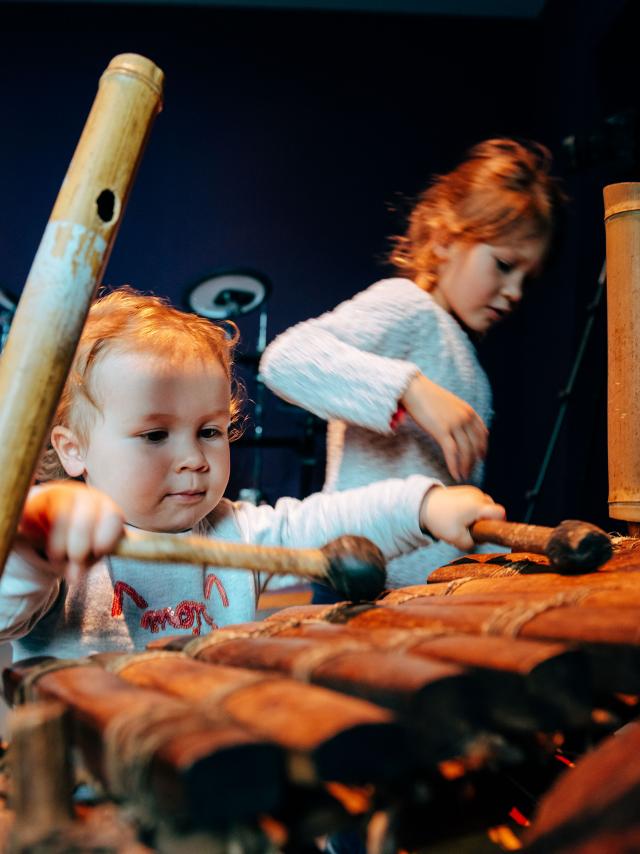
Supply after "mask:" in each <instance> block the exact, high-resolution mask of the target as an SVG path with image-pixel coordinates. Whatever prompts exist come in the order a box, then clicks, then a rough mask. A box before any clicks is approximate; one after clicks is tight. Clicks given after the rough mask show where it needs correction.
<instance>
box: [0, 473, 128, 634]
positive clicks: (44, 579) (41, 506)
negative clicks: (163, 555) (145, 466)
mask: <svg viewBox="0 0 640 854" xmlns="http://www.w3.org/2000/svg"><path fill="white" fill-rule="evenodd" d="M122 531H123V524H122V515H121V514H120V511H119V510H118V508H117V507H116V506H115V505H114V504H113V502H112V501H111V499H109V498H107V497H106V496H105V495H103V494H102V493H100V492H98V491H97V490H95V489H91V488H90V487H87V486H84V484H80V483H76V482H75V481H61V482H60V483H55V482H52V483H50V484H46V485H43V486H36V487H33V488H32V489H31V490H30V492H29V495H28V496H27V500H26V502H25V506H24V509H23V513H22V518H21V520H20V526H19V528H18V536H17V538H16V542H15V544H14V548H13V551H12V553H11V554H10V555H9V558H8V560H7V563H6V566H5V568H4V572H3V574H2V578H0V639H2V640H9V639H16V638H19V637H23V636H24V635H26V634H28V633H29V631H31V629H32V628H33V626H34V625H35V624H36V623H37V622H38V621H39V620H40V619H41V618H42V617H43V616H44V615H45V614H46V613H47V612H48V611H49V610H50V608H51V607H52V606H53V605H54V603H55V601H56V598H57V596H58V594H59V592H60V583H61V578H62V576H63V575H65V574H69V573H70V572H73V571H75V572H77V571H79V570H80V569H82V568H85V567H87V566H88V565H90V564H91V563H93V562H94V561H95V560H96V559H97V558H98V557H99V556H101V555H103V554H105V553H107V552H108V551H110V550H111V548H112V547H113V546H114V545H115V543H116V542H117V541H118V539H119V538H120V536H121V534H122Z"/></svg>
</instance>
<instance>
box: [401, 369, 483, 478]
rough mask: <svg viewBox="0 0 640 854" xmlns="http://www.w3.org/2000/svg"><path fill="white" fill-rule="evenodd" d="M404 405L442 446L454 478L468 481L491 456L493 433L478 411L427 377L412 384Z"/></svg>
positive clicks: (412, 381)
mask: <svg viewBox="0 0 640 854" xmlns="http://www.w3.org/2000/svg"><path fill="white" fill-rule="evenodd" d="M401 403H402V405H403V406H404V408H405V409H406V410H407V412H408V413H409V415H410V416H411V417H412V418H413V420H414V421H415V422H416V424H417V425H418V427H421V428H422V429H423V430H424V431H425V432H426V433H429V434H430V435H431V436H433V438H434V439H435V440H436V442H437V443H438V444H439V445H440V447H441V449H442V453H443V454H444V459H445V462H446V464H447V468H448V469H449V472H450V473H451V477H452V478H453V479H454V480H456V481H458V482H459V481H461V480H466V479H467V478H468V477H469V475H470V474H471V471H472V470H473V467H474V465H475V463H476V461H477V460H478V459H482V458H483V457H484V456H485V454H486V453H487V441H488V437H489V432H488V430H487V428H486V426H485V424H484V422H483V420H482V419H481V418H480V416H479V415H478V413H477V412H476V411H475V409H473V407H471V406H469V404H468V403H466V401H464V400H462V398H460V397H458V396H457V395H455V394H452V393H451V392H450V391H447V389H446V388H443V387H442V386H440V385H438V384H437V383H434V382H432V381H431V380H430V379H427V377H425V376H424V374H417V375H416V376H415V377H414V378H413V379H412V380H411V383H410V384H409V387H408V389H407V391H406V392H405V394H404V397H403V398H402V401H401Z"/></svg>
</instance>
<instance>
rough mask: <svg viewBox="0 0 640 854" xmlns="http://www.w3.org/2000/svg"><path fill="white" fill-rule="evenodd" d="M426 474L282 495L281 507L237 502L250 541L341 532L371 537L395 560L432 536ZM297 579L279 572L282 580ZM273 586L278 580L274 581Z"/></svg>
mask: <svg viewBox="0 0 640 854" xmlns="http://www.w3.org/2000/svg"><path fill="white" fill-rule="evenodd" d="M436 484H439V481H436V480H434V479H433V478H430V477H425V476H424V475H412V476H411V477H408V478H405V479H393V480H382V481H378V482H377V483H371V484H368V485H367V486H361V487H358V488H356V489H347V490H345V491H344V492H333V493H316V494H315V495H310V496H309V497H308V498H305V499H304V500H302V501H300V500H298V499H296V498H281V499H280V500H279V501H278V502H277V503H276V505H275V507H269V506H267V505H262V506H260V507H254V506H253V505H250V504H243V503H239V504H236V505H234V508H235V513H236V521H237V524H238V527H239V528H240V530H241V532H242V538H243V539H244V540H245V541H246V542H251V543H254V544H256V545H264V546H287V547H293V548H319V547H321V546H324V545H326V544H327V543H328V542H330V541H331V540H334V539H336V538H337V537H340V536H343V535H346V534H351V535H354V536H362V537H367V538H368V539H370V540H372V541H373V542H374V543H375V544H376V545H377V546H378V548H379V549H380V550H381V551H382V553H383V555H384V557H385V560H387V561H389V560H392V559H393V558H395V557H398V556H399V555H402V554H406V553H408V552H411V551H413V550H414V549H418V548H422V547H424V546H427V545H429V544H430V543H431V542H432V539H431V538H430V537H429V536H428V535H427V534H425V533H424V532H423V531H422V530H421V529H420V507H421V505H422V500H423V498H424V496H425V494H426V493H427V491H428V490H429V489H431V487H432V486H435V485H436ZM285 578H286V579H287V580H286V583H288V584H291V583H292V579H291V578H290V577H285V576H279V577H278V579H277V581H276V584H281V583H284V582H283V581H282V579H285ZM272 586H273V585H272Z"/></svg>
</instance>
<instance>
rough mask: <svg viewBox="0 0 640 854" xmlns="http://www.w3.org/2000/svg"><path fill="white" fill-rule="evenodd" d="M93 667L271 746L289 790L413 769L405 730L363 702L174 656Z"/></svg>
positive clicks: (107, 656) (125, 658)
mask: <svg viewBox="0 0 640 854" xmlns="http://www.w3.org/2000/svg"><path fill="white" fill-rule="evenodd" d="M231 631H234V629H233V628H232V629H231ZM202 640H204V638H203V639H202ZM190 641H191V643H196V644H197V643H198V640H196V641H193V639H190ZM93 660H95V661H97V662H98V663H99V664H101V665H102V666H104V667H105V668H107V669H108V670H109V671H111V672H112V673H115V674H117V675H118V676H119V677H120V678H121V679H124V680H125V681H126V682H127V683H130V684H132V685H137V686H139V687H142V688H151V689H153V690H155V691H162V692H164V693H165V694H167V695H170V696H172V697H179V698H181V699H182V700H185V701H187V702H188V703H189V704H190V705H191V706H192V707H194V708H197V709H199V710H200V711H201V712H203V713H206V711H207V710H209V712H210V711H211V710H215V711H216V712H217V714H218V715H220V716H222V717H223V718H224V719H228V720H229V721H232V722H233V723H234V724H235V725H237V726H239V727H242V728H245V729H246V730H247V731H248V732H252V733H254V734H255V736H256V737H258V738H261V739H265V740H267V741H272V742H274V743H276V744H278V745H279V746H280V747H281V748H282V750H284V751H286V754H287V774H288V777H289V780H290V781H291V782H293V783H298V784H302V785H310V784H314V783H318V782H322V781H330V780H335V781H340V782H343V783H364V782H368V783H380V782H385V781H386V782H388V781H390V780H393V779H397V778H398V777H400V776H401V775H403V774H404V773H407V772H408V771H409V770H410V769H411V767H412V766H413V765H414V751H413V748H412V746H411V744H410V741H409V735H408V732H407V730H406V729H405V728H404V727H403V726H402V725H401V724H400V723H399V722H398V721H396V720H395V719H394V717H393V715H392V714H390V713H389V712H388V711H386V710H384V709H382V708H379V707H378V706H374V705H373V704H371V703H368V702H366V701H364V700H360V699H356V698H353V697H348V696H345V695H342V694H338V693H336V692H334V691H328V690H326V689H324V688H320V687H317V686H315V685H305V684H299V683H297V682H294V681H293V680H291V679H287V678H284V677H282V676H279V675H277V674H272V673H256V672H255V671H251V670H246V669H240V668H238V667H225V666H218V665H215V664H204V663H203V662H202V661H199V660H197V659H194V658H189V657H188V656H186V655H183V654H181V653H179V652H160V653H158V652H148V653H138V654H135V655H119V654H117V653H102V654H100V655H97V656H94V657H93ZM381 757H384V761H383V760H382V759H381Z"/></svg>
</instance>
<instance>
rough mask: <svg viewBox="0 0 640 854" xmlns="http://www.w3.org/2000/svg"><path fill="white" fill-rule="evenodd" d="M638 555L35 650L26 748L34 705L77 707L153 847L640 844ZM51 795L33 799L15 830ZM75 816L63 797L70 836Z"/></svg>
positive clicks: (85, 755)
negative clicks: (203, 628) (130, 640)
mask: <svg viewBox="0 0 640 854" xmlns="http://www.w3.org/2000/svg"><path fill="white" fill-rule="evenodd" d="M639 570H640V543H639V542H638V541H636V540H630V539H628V540H627V539H625V540H621V541H620V542H619V543H618V544H617V546H616V551H615V553H614V556H613V557H612V558H611V560H609V561H608V562H607V563H605V564H604V566H602V567H601V568H600V569H599V570H598V571H595V572H590V573H585V574H582V575H575V574H574V575H571V576H563V575H560V574H558V573H556V572H553V571H551V567H550V566H549V564H548V561H547V559H546V558H544V557H541V556H538V555H531V554H508V555H505V554H503V555H493V556H487V555H472V556H470V557H468V558H462V559H460V560H458V561H455V562H454V563H453V564H451V565H449V566H446V567H442V568H441V569H438V570H436V571H435V572H434V573H433V574H432V575H431V576H430V578H429V581H428V583H426V584H424V585H420V586H415V587H408V588H404V589H401V590H395V591H391V592H387V593H385V594H383V595H382V597H380V598H379V599H378V600H377V601H376V602H372V603H364V604H362V603H361V604H358V605H353V604H350V603H339V604H337V605H331V606H300V607H294V608H288V609H285V610H283V611H280V612H278V613H276V614H274V615H273V616H271V617H270V618H268V619H267V620H265V621H263V622H254V623H246V624H242V625H237V626H231V627H228V628H224V629H219V630H217V631H214V632H212V633H210V634H208V635H206V636H203V637H198V638H193V637H189V638H184V637H180V638H173V639H169V640H167V639H164V640H159V641H157V642H155V643H154V644H152V648H150V649H149V650H148V651H147V652H142V653H139V654H134V655H120V654H102V655H98V656H95V657H93V658H90V659H83V660H80V661H60V660H55V659H47V660H40V661H37V662H35V663H31V662H23V663H19V664H17V665H14V667H12V668H11V669H10V670H9V671H7V672H6V673H5V695H6V696H7V699H8V700H9V701H10V702H12V703H14V704H17V705H19V706H20V705H22V709H21V710H19V711H18V727H17V732H18V738H19V739H22V740H23V741H24V740H26V742H27V743H28V744H31V745H33V744H35V743H36V742H37V733H38V732H42V731H43V730H42V723H41V722H40V724H38V725H37V726H35V727H34V725H33V720H32V719H30V718H29V715H31V718H32V717H33V714H34V713H33V710H34V709H35V710H39V709H44V710H45V711H44V712H43V714H44V717H45V718H46V720H47V721H48V725H50V722H51V718H52V717H53V719H55V718H56V713H57V714H59V715H60V716H61V718H63V719H64V720H65V721H66V723H65V724H64V726H65V727H66V730H63V729H61V730H60V732H63V731H64V732H66V733H67V734H66V736H64V738H65V739H66V740H67V743H68V744H69V745H73V747H74V750H76V751H77V753H78V755H80V756H81V757H82V763H83V766H84V767H85V769H86V770H85V774H87V773H88V774H89V779H90V780H91V781H92V785H93V787H94V790H95V791H97V792H99V793H101V797H103V798H104V799H105V803H106V802H108V801H109V800H111V801H114V802H116V803H124V804H126V805H127V808H128V813H127V814H128V816H129V819H130V822H129V826H128V830H127V833H129V834H131V833H133V835H134V836H135V835H136V834H137V835H138V836H140V835H142V836H143V838H144V839H145V840H146V842H147V845H148V846H150V848H149V850H163V851H164V850H188V849H187V848H186V847H185V846H187V845H191V844H193V845H195V850H209V848H211V850H214V849H215V850H227V849H226V848H225V845H227V844H230V842H229V840H230V839H233V840H235V843H234V844H237V841H238V839H242V840H244V841H243V842H242V844H241V845H240V849H241V850H252V851H253V850H256V851H258V850H265V851H267V850H283V851H304V850H309V851H311V850H316V848H315V842H314V840H315V838H316V837H318V836H320V835H322V834H327V833H335V832H338V831H340V830H343V829H345V828H352V829H353V828H355V829H357V830H358V831H359V832H361V833H362V835H363V837H365V836H367V838H368V845H369V849H370V850H372V851H374V850H381V851H382V850H389V851H393V850H421V849H425V850H427V849H428V850H432V848H431V846H434V845H436V844H437V845H438V846H439V847H438V848H437V850H438V851H440V850H442V851H445V850H446V851H458V850H461V846H462V843H463V841H464V840H467V843H468V840H475V843H473V844H475V845H476V847H475V848H474V847H473V844H472V847H471V848H470V849H469V850H482V851H484V850H496V851H497V850H501V848H502V849H503V850H517V849H518V848H523V846H524V848H523V850H529V851H531V852H543V851H544V852H556V851H557V852H561V851H564V852H569V851H572V852H574V851H584V852H587V851H605V850H606V851H607V852H610V851H611V852H618V851H619V852H622V851H632V850H638V849H637V848H633V847H632V845H631V843H630V842H629V840H632V841H633V840H636V841H637V838H638V836H639V834H640V820H639V819H638V817H637V816H639V815H640V809H639V807H640V787H639V785H638V783H639V781H640V771H639V770H638V768H639V767H640V763H638V762H637V761H634V757H635V754H636V753H637V748H638V747H640V735H639V733H640V730H639V728H638V724H636V723H634V722H633V719H634V717H635V716H636V713H637V703H638V700H637V695H638V694H640V644H639V643H638V641H639V638H640V620H639V619H638V617H639V616H640V607H639V605H640V572H639ZM43 703H44V706H43V705H42V704H43ZM52 703H53V704H55V705H54V706H53V709H54V711H53V713H51V714H50V713H49V712H47V710H50V709H51V708H52V707H51V704H52ZM30 710H31V711H30ZM21 712H22V714H23V715H25V716H26V718H27V722H26V730H25V732H26V736H21V735H20V733H21V732H22V729H21V721H20V720H19V718H20V713H21ZM36 717H37V715H36ZM623 725H626V726H625V728H624V729H622V730H621V727H622V726H623ZM34 733H36V735H34ZM616 733H617V734H616ZM49 738H51V737H50V736H49ZM45 740H46V739H45ZM588 751H589V755H588V756H585V757H584V758H582V756H583V754H586V753H587V752H588ZM600 757H602V758H600ZM61 761H62V760H61ZM65 761H67V760H65ZM574 766H575V767H574ZM60 767H61V764H60V762H59V763H58V766H57V771H56V772H55V774H56V775H58V777H59V775H60ZM13 774H14V779H15V781H17V782H16V786H17V785H18V783H19V781H20V780H21V779H22V780H24V779H25V778H26V779H27V780H29V779H30V778H31V779H32V778H33V775H34V774H35V775H42V774H44V770H43V768H42V767H38V768H37V769H36V768H32V770H31V771H29V770H28V769H27V770H26V771H25V769H24V768H17V769H15V770H14V772H13ZM45 776H46V775H45ZM573 781H575V786H574V782H573ZM27 787H28V784H27ZM54 788H55V784H54ZM604 791H606V792H607V793H608V794H607V796H606V797H604V795H603V792H604ZM32 795H33V793H31V796H30V798H21V797H19V796H16V801H17V803H16V814H17V818H16V825H15V827H16V828H17V830H18V836H17V838H19V836H20V833H19V831H20V821H21V818H20V814H21V813H22V814H23V815H24V814H25V810H26V811H27V812H26V814H29V815H32V814H33V804H32V801H33V797H32ZM47 797H48V801H49V803H50V802H51V800H52V795H51V793H50V792H49V794H48V795H47ZM27 800H28V801H29V804H30V806H29V807H28V808H27V807H26V806H25V805H24V803H26V801H27ZM23 801H24V803H23V805H22V806H20V803H21V802H23ZM60 803H61V804H63V800H61V801H60ZM104 808H106V807H104ZM109 808H110V809H113V806H110V807H109ZM29 810H31V813H29ZM49 812H51V810H49ZM76 812H77V808H76ZM73 814H74V809H72V808H70V807H69V806H68V805H67V806H64V805H63V806H61V807H59V808H58V809H57V815H58V817H59V822H58V824H59V825H60V826H59V827H57V828H56V830H55V832H56V833H57V834H58V835H59V834H60V833H62V834H63V835H64V833H65V832H66V833H68V832H71V830H70V829H71V828H74V832H76V833H77V832H78V831H77V820H75V821H74V819H73ZM47 821H48V822H49V825H52V824H53V825H55V824H56V820H55V819H53V818H52V817H51V815H49V817H48V818H47ZM28 824H29V830H30V831H31V832H33V828H34V826H35V825H37V822H33V821H29V822H28ZM61 828H62V829H61ZM65 828H66V830H65ZM525 828H526V829H525ZM47 832H52V831H51V827H49V830H48V831H47ZM92 832H93V833H94V834H95V831H92ZM111 833H113V825H111ZM94 838H95V837H94ZM194 839H195V840H199V841H198V842H196V843H193V840H194ZM481 839H482V846H483V847H481V844H480V841H479V840H481ZM202 840H207V842H206V845H205V843H204V842H203V841H202ZM491 840H493V842H492V841H491ZM592 840H600V841H599V843H598V844H599V845H600V847H599V848H598V847H595V848H594V847H593V844H595V843H592ZM605 843H606V845H607V846H608V847H603V846H604V845H605ZM625 845H631V847H626V848H625V847H624V846H625ZM203 846H204V847H203ZM207 846H209V847H207ZM216 846H217V847H216ZM443 846H444V847H443ZM487 846H489V847H487ZM590 846H591V847H590ZM616 846H617V847H616ZM62 850H64V849H62ZM115 850H118V849H117V848H116V849H115ZM123 850H124V849H123Z"/></svg>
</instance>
